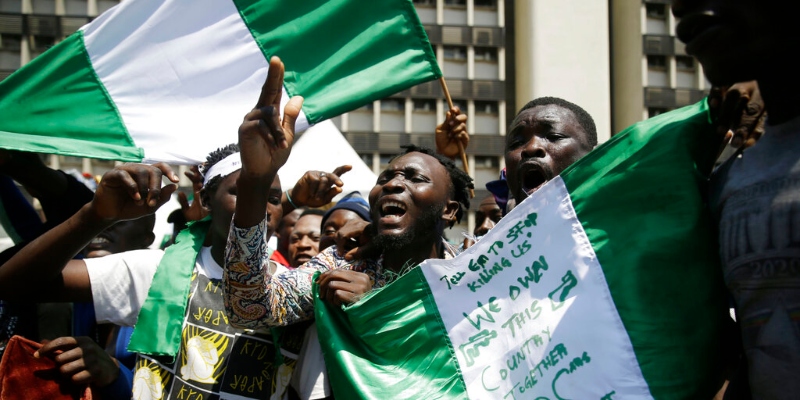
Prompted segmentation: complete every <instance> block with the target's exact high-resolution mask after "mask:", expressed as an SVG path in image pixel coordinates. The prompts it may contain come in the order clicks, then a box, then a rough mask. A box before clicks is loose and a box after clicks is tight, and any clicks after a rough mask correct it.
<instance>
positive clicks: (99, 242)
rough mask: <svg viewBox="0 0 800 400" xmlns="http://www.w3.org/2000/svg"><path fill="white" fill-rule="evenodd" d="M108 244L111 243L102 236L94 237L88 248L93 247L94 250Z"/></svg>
mask: <svg viewBox="0 0 800 400" xmlns="http://www.w3.org/2000/svg"><path fill="white" fill-rule="evenodd" d="M109 244H111V241H110V240H108V239H107V238H105V237H103V236H95V237H94V239H92V240H91V241H90V242H89V247H94V248H98V247H105V246H107V245H109Z"/></svg>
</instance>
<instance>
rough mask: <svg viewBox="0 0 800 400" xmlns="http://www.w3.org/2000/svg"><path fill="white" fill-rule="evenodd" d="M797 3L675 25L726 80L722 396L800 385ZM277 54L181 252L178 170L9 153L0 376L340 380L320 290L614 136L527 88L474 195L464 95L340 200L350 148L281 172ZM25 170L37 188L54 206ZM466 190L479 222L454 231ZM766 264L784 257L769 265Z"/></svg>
mask: <svg viewBox="0 0 800 400" xmlns="http://www.w3.org/2000/svg"><path fill="white" fill-rule="evenodd" d="M797 8H798V6H796V5H794V4H789V3H788V2H777V1H767V2H754V1H748V0H740V1H728V2H725V1H721V0H709V1H691V0H681V1H679V0H674V1H673V13H674V14H675V16H676V17H679V18H680V19H681V22H680V24H679V25H678V27H677V35H678V37H679V38H680V39H681V40H682V41H684V42H686V43H687V51H688V52H689V53H690V54H692V55H694V56H695V57H697V58H698V60H699V61H700V63H701V64H702V65H703V68H704V71H705V73H706V74H707V77H708V79H709V80H710V81H711V82H712V83H713V84H714V85H715V88H714V89H713V90H712V92H711V94H710V96H709V98H708V100H707V101H708V103H709V107H710V109H711V114H712V116H713V118H714V119H715V127H716V130H714V131H713V132H710V133H709V134H713V135H718V137H719V141H720V148H722V147H723V146H724V145H725V144H726V143H729V144H730V147H732V148H735V149H737V150H736V152H735V154H734V155H733V156H732V157H729V158H728V159H727V160H725V161H724V162H723V163H722V164H721V165H719V166H718V167H717V169H716V170H715V172H714V174H713V175H712V176H711V180H710V187H711V191H710V193H709V196H708V204H709V207H711V209H712V211H713V212H714V214H715V215H716V217H717V222H718V226H719V232H718V234H719V246H720V250H719V253H720V257H721V261H722V265H723V271H722V272H723V276H724V279H725V283H726V285H727V287H728V289H729V292H728V293H729V296H730V299H729V300H730V303H731V307H732V309H733V313H732V318H733V319H735V322H736V324H735V325H733V326H735V327H736V329H737V331H736V332H734V333H735V335H734V336H737V337H738V338H739V342H738V345H737V346H735V348H734V349H732V350H731V352H732V355H731V357H730V359H729V360H726V361H724V362H723V361H720V362H721V363H724V364H725V365H721V366H720V368H723V369H725V370H726V371H727V372H726V374H727V375H726V377H727V379H726V380H725V382H720V385H719V388H720V390H719V393H717V398H726V399H749V398H757V399H783V398H787V399H788V398H797V397H798V396H800V380H798V379H797V377H798V376H800V323H799V322H798V321H799V319H798V318H797V315H798V310H800V271H799V270H798V269H797V264H798V260H800V257H799V256H798V248H797V246H798V243H800V239H798V238H800V234H798V230H800V223H798V221H800V219H798V218H797V215H798V212H799V211H797V210H800V207H798V205H800V196H798V193H800V186H798V185H800V184H799V183H798V182H800V179H798V178H800V168H798V161H800V149H798V148H797V146H796V145H797V144H798V143H800V142H798V141H795V142H792V141H791V140H792V139H791V137H792V136H791V135H793V134H796V132H797V131H798V129H800V118H798V116H800V109H799V108H798V107H797V106H796V105H795V106H793V105H792V104H798V103H797V100H796V99H795V96H796V95H795V93H796V91H795V90H794V83H793V82H794V80H793V79H792V78H791V75H790V74H791V73H792V72H791V71H792V69H793V62H792V60H790V59H789V58H788V57H790V54H791V51H789V50H790V45H791V43H794V39H795V38H798V37H800V36H799V35H798V34H797V33H796V32H795V31H794V30H793V24H792V20H791V18H793V16H794V15H797V14H796V13H795V11H800V10H797ZM743 55H745V56H743ZM282 72H283V64H282V62H281V61H280V59H278V58H277V57H273V58H272V59H271V60H270V68H269V74H270V78H268V79H267V83H265V87H264V88H263V89H262V93H261V97H260V98H259V101H258V103H257V104H256V105H255V107H254V108H253V110H250V111H249V112H248V110H242V112H243V114H245V117H244V121H243V122H242V125H241V126H240V128H239V141H238V143H233V144H230V145H229V146H226V147H224V148H221V149H218V150H216V151H213V152H212V153H210V154H209V155H208V158H207V160H206V162H205V163H204V164H203V165H200V166H196V167H195V168H193V169H192V170H190V171H189V172H188V173H187V177H188V178H189V179H190V180H191V181H192V184H193V186H192V192H193V194H194V196H193V199H192V201H189V199H188V198H187V196H186V195H185V194H183V193H181V194H180V195H179V201H180V203H181V209H180V210H176V211H175V212H173V213H172V214H171V215H170V217H169V221H170V222H171V223H174V224H175V227H176V229H175V234H174V235H173V236H172V238H171V239H170V240H169V241H167V242H166V243H165V244H164V245H165V247H166V250H155V249H150V248H149V247H150V245H151V244H152V243H153V241H154V240H155V236H154V234H153V226H154V218H155V217H154V214H153V213H154V211H155V210H156V209H157V208H158V207H160V206H161V205H163V204H165V203H166V202H167V201H168V200H169V199H170V197H171V196H172V195H173V194H174V192H175V191H176V185H175V183H176V182H177V181H178V176H177V175H176V174H175V172H174V171H173V170H172V168H171V167H170V166H168V165H165V164H155V165H143V164H125V165H121V166H118V167H116V168H115V169H113V170H112V171H109V172H108V173H106V174H105V175H104V176H103V177H102V180H101V181H100V182H99V183H98V184H97V187H96V191H95V192H94V193H92V190H91V189H89V188H88V187H86V186H85V185H84V184H82V183H81V182H79V181H78V180H77V179H75V177H73V176H71V175H69V174H66V173H63V172H61V171H56V170H52V169H49V168H47V167H46V166H45V165H44V164H43V163H42V162H41V159H40V158H39V156H38V155H34V154H26V153H19V152H13V151H5V150H3V151H0V174H2V175H1V176H0V201H1V202H2V208H3V212H4V216H3V218H0V220H2V222H3V224H4V227H5V228H6V230H8V231H10V232H11V233H13V235H12V236H14V237H15V241H16V245H15V246H14V247H12V248H10V249H8V250H6V251H4V252H3V253H2V254H0V262H2V266H0V307H1V308H0V346H2V347H0V352H2V351H5V354H4V355H3V357H4V358H3V360H4V361H3V364H0V367H1V368H0V379H2V380H3V381H6V382H12V381H13V382H16V383H15V384H17V385H21V386H14V387H19V388H24V394H22V395H20V396H19V397H17V398H58V397H57V396H58V395H57V394H58V393H61V392H59V390H62V389H63V387H62V385H74V386H75V387H77V388H78V389H77V392H76V393H78V392H80V393H82V390H84V388H88V389H87V390H89V391H90V392H91V394H92V396H94V397H99V398H101V399H102V398H130V397H131V395H133V397H134V398H137V399H138V398H142V399H157V398H172V397H176V398H188V397H181V396H189V395H190V393H200V391H202V392H203V393H211V394H214V395H219V396H222V397H230V396H239V397H238V398H263V399H266V398H270V399H282V398H288V399H323V398H333V392H332V390H331V385H330V382H329V381H328V378H327V373H326V366H325V361H324V359H323V355H322V350H321V348H320V345H319V340H320V338H319V337H318V335H317V330H316V328H315V325H314V311H315V310H314V304H315V303H314V301H315V299H314V296H313V291H312V286H313V285H314V284H315V283H316V284H317V285H319V297H320V298H321V299H322V300H323V301H326V302H329V303H332V304H334V305H349V304H353V303H355V302H357V301H358V300H359V299H361V298H362V297H363V296H364V295H365V294H367V293H369V292H370V291H372V290H375V289H379V288H381V287H383V286H385V285H387V284H389V283H391V282H392V281H393V280H394V279H396V278H397V277H398V276H401V275H402V274H404V273H405V272H406V271H408V270H409V269H410V268H413V267H414V266H416V265H418V264H419V263H421V262H422V261H424V260H427V259H431V258H452V257H454V256H456V255H457V254H458V253H459V252H461V251H463V250H464V249H465V248H467V247H469V246H471V245H473V244H474V243H475V242H476V241H479V240H480V239H481V237H482V236H484V235H485V234H486V233H487V232H488V231H489V230H490V229H492V228H493V227H494V226H495V224H497V223H499V222H500V220H501V219H502V218H503V217H504V216H505V215H506V214H507V213H508V211H509V210H510V209H511V208H513V206H514V204H518V203H520V202H522V201H523V200H524V199H525V198H527V197H528V196H530V195H531V194H533V193H534V192H535V191H536V190H538V189H539V188H540V187H542V185H544V184H545V183H546V182H548V181H549V180H551V179H553V178H554V177H555V176H557V175H558V174H560V173H561V172H562V171H563V170H564V169H565V168H567V167H568V166H570V165H572V164H573V163H575V162H576V161H577V160H579V159H580V158H581V157H583V156H585V155H586V154H588V153H589V152H590V151H592V149H593V148H595V147H596V146H597V144H598V140H597V132H596V127H595V124H594V121H593V119H592V117H591V116H590V115H589V114H588V113H587V112H586V111H585V110H584V109H583V108H581V107H580V106H579V105H576V104H573V103H571V102H569V101H566V100H563V99H559V98H555V97H542V98H537V99H533V100H532V101H530V102H529V103H527V104H526V105H525V106H523V107H522V108H521V109H520V110H519V112H518V113H517V115H516V116H515V118H514V120H513V121H512V122H511V124H510V127H509V129H508V134H507V135H506V136H505V139H504V140H505V141H506V146H505V149H506V151H505V166H506V168H505V169H504V170H503V173H502V175H501V177H500V179H498V180H497V181H493V182H490V183H489V184H487V188H488V189H489V190H490V192H491V195H490V196H488V197H486V198H483V199H471V197H470V190H471V189H473V188H474V186H473V183H472V179H471V178H470V177H469V176H468V175H467V174H466V173H465V172H463V171H462V170H461V169H459V168H458V167H457V165H456V163H455V162H454V161H453V159H455V158H457V157H458V156H459V152H460V151H461V149H460V147H462V148H463V147H466V146H467V145H468V144H469V136H468V134H467V131H466V119H467V116H466V115H465V114H463V113H462V112H461V111H460V110H459V109H457V108H454V109H451V110H449V111H448V112H447V115H445V116H443V117H444V118H443V119H444V122H442V123H441V124H440V125H439V126H437V127H435V129H433V128H434V127H431V128H432V131H435V135H436V145H437V148H436V149H435V150H433V149H426V148H421V147H417V146H413V145H412V146H407V147H405V148H403V149H398V152H399V155H397V156H396V157H395V158H393V159H392V160H391V161H390V163H389V165H388V166H387V167H386V168H385V169H384V170H383V171H382V172H381V173H380V174H379V176H378V179H377V182H376V184H375V186H374V188H373V189H372V190H371V191H370V193H369V194H368V196H367V198H364V197H363V196H362V194H360V193H358V192H351V193H349V194H347V195H344V196H341V198H340V199H339V200H338V201H337V202H334V203H332V200H333V199H334V198H335V197H336V196H338V195H340V194H343V193H344V191H346V190H347V188H345V187H343V183H342V180H341V179H340V176H341V175H343V174H345V173H347V171H348V170H349V169H350V167H349V166H342V167H339V168H337V169H336V170H334V171H308V172H307V173H306V174H305V175H303V177H302V178H300V179H299V180H298V181H297V182H296V183H295V185H294V186H293V187H292V188H291V189H289V190H287V191H282V190H281V182H280V178H279V177H278V171H279V169H280V167H281V166H282V165H283V164H284V163H285V162H286V160H287V159H288V156H289V154H290V152H291V148H292V147H291V144H292V141H293V139H294V120H295V118H296V117H297V115H298V113H299V111H300V107H301V105H302V98H299V97H295V98H292V99H291V100H289V102H288V104H287V105H286V106H285V108H284V115H283V116H281V115H279V113H277V112H274V110H275V109H277V108H278V107H279V104H280V100H281V99H280V96H281V90H280V87H281V85H282V82H280V79H275V77H279V76H282V75H283V73H282ZM766 110H768V112H769V120H768V121H766V122H765V120H764V117H765V115H766V112H765V111H766ZM762 134H763V137H761V136H762ZM715 151H716V149H715ZM162 178H166V179H167V180H169V181H171V182H172V183H171V184H168V185H166V186H163V185H162ZM13 181H16V182H17V183H18V184H19V186H22V187H23V188H24V189H25V190H26V191H27V192H28V193H29V194H30V195H31V196H32V197H35V198H36V199H37V200H38V201H39V203H40V204H41V209H42V213H43V214H44V222H42V218H41V216H40V215H39V214H38V213H37V212H36V211H34V210H33V208H32V206H31V204H30V203H28V202H27V201H26V200H25V198H24V196H22V194H21V192H20V191H19V186H18V185H16V184H14V183H13ZM472 201H479V206H478V207H477V208H476V212H475V216H476V218H475V220H476V221H475V229H474V231H473V232H472V235H468V236H469V237H468V238H466V239H465V240H464V241H463V243H461V242H459V243H451V242H448V241H447V240H444V238H443V237H444V231H445V229H448V228H450V227H452V226H454V225H455V224H457V223H459V222H460V221H461V220H462V218H464V216H465V215H466V212H467V210H469V208H470V203H471V202H472ZM273 236H274V237H276V238H277V240H276V242H275V243H276V246H275V248H274V249H273V248H271V247H270V246H268V243H269V240H270V239H271V238H272V237H273ZM766 264H770V265H773V264H774V265H777V266H780V265H783V266H785V267H786V268H783V269H780V270H779V271H778V272H777V275H775V274H770V275H766V274H765V273H763V271H762V272H761V273H759V268H761V267H763V266H764V265H766ZM759 266H761V267H759ZM762 270H763V268H762ZM134 326H135V327H136V329H135V330H134V329H133V327H134ZM14 335H17V339H16V340H15V339H11V338H12V336H14ZM19 337H24V338H27V339H31V340H33V341H34V342H40V343H42V344H43V345H41V347H36V346H39V345H38V344H35V343H34V345H35V347H30V346H31V343H33V342H30V341H27V340H26V339H20V338H19ZM721 340H722V339H721ZM129 350H131V351H133V353H131V352H129ZM26 351H27V352H28V353H31V354H27V355H28V356H29V358H30V359H31V360H40V361H41V363H42V364H41V366H39V367H36V366H35V365H34V364H35V362H34V363H32V364H30V365H32V366H30V367H29V369H25V368H22V367H19V368H14V365H16V364H9V363H14V362H20V364H18V365H23V363H22V362H21V361H19V360H22V359H24V358H25V357H26ZM6 360H12V361H8V362H6ZM9 365H11V367H9ZM25 365H26V366H27V365H28V364H25ZM26 368H28V367H26ZM36 368H40V369H41V368H55V369H57V371H58V373H57V374H55V375H56V376H53V375H46V376H45V375H42V374H39V373H35V370H36ZM253 371H262V372H260V373H259V374H254V373H253ZM256 375H257V376H256ZM246 379H250V380H251V383H250V384H248V383H241V382H242V381H243V380H246ZM20 382H21V383H20ZM253 382H258V384H253ZM7 385H10V384H7ZM54 385H55V386H54ZM7 387H11V386H7ZM59 388H62V389H59ZM84 395H85V394H84ZM170 396H172V397H170Z"/></svg>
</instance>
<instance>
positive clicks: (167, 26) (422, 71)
mask: <svg viewBox="0 0 800 400" xmlns="http://www.w3.org/2000/svg"><path fill="white" fill-rule="evenodd" d="M273 55H277V56H279V57H281V60H282V61H283V62H284V64H285V65H286V74H285V82H284V89H285V92H284V97H283V102H284V104H285V102H286V101H287V100H288V97H290V96H294V95H301V96H303V97H305V104H304V105H303V113H302V114H301V116H300V118H299V119H298V130H302V129H304V127H306V126H308V124H314V123H316V122H319V121H322V120H324V119H326V118H330V117H333V116H336V115H339V114H341V113H343V112H347V111H349V110H352V109H354V108H357V107H359V106H362V105H364V104H366V103H368V102H371V101H373V100H376V99H380V98H382V97H386V96H388V95H391V94H394V93H397V92H399V91H402V90H404V89H407V88H409V87H411V86H414V85H416V84H419V83H422V82H426V81H430V80H433V79H436V78H439V77H440V76H441V71H440V70H439V67H438V64H437V63H436V57H435V56H434V54H433V51H432V49H431V46H430V42H429V41H428V37H427V35H426V34H425V30H424V28H423V27H422V25H421V23H420V21H419V18H418V17H417V14H416V11H415V10H414V6H413V5H412V4H411V0H380V1H375V0H303V1H291V0H126V1H124V2H122V3H121V4H119V5H118V6H116V7H114V8H112V9H111V10H109V11H107V12H106V13H104V14H102V15H101V16H100V17H98V18H97V19H95V20H94V21H93V22H92V23H90V24H88V25H86V26H84V27H83V28H81V29H80V30H79V31H78V32H76V33H75V34H73V35H71V36H69V37H68V38H66V39H65V40H64V41H62V42H60V43H58V44H57V45H56V46H54V47H53V48H51V49H49V50H48V51H46V52H45V53H44V54H42V55H40V56H39V57H37V58H35V59H34V60H33V61H32V62H31V63H29V64H28V65H26V66H24V67H23V68H21V69H20V70H18V71H16V72H15V73H14V74H12V75H11V76H9V77H8V78H6V79H5V80H4V81H2V82H0V148H7V149H14V150H23V151H33V152H45V153H57V154H63V155H71V156H84V157H95V158H105V159H114V160H122V161H148V162H149V161H166V162H175V163H199V162H201V161H204V160H205V156H206V155H207V154H208V153H209V152H210V151H211V150H214V149H216V148H217V147H221V146H224V145H227V144H229V143H232V142H236V140H237V136H236V132H237V129H238V127H239V124H240V123H241V121H242V118H243V117H244V115H245V114H246V113H247V112H248V111H249V110H250V109H252V107H253V104H255V101H256V100H257V99H258V96H259V93H260V90H261V86H262V85H263V83H264V80H265V78H266V76H267V68H268V65H269V63H268V60H269V57H271V56H273ZM287 94H288V95H287Z"/></svg>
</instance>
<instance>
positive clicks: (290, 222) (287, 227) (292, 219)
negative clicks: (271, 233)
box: [277, 208, 303, 254]
mask: <svg viewBox="0 0 800 400" xmlns="http://www.w3.org/2000/svg"><path fill="white" fill-rule="evenodd" d="M302 213H303V210H302V209H300V208H296V209H294V210H292V212H290V213H288V214H286V215H284V216H283V218H282V219H281V222H280V224H278V231H277V232H278V250H279V251H280V252H281V253H283V254H288V251H289V236H290V235H291V234H292V229H294V224H296V223H297V219H298V218H300V214H302Z"/></svg>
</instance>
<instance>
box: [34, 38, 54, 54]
mask: <svg viewBox="0 0 800 400" xmlns="http://www.w3.org/2000/svg"><path fill="white" fill-rule="evenodd" d="M55 44H56V38H55V37H53V36H39V35H31V41H30V47H31V50H36V51H39V52H43V51H45V50H47V49H49V48H51V47H53V46H54V45H55Z"/></svg>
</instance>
